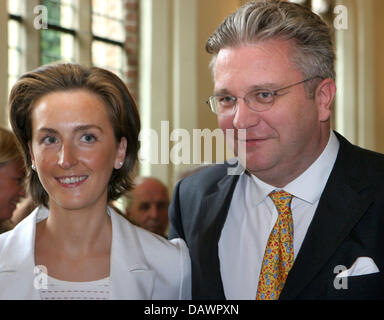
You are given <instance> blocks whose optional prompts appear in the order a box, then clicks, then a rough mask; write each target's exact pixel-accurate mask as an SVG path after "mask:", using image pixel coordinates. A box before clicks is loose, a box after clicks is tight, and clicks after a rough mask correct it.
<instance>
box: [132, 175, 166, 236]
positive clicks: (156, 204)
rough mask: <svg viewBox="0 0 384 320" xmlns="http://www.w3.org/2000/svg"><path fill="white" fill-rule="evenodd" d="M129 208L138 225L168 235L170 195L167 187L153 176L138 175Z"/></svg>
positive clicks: (134, 221) (133, 219) (133, 220)
mask: <svg viewBox="0 0 384 320" xmlns="http://www.w3.org/2000/svg"><path fill="white" fill-rule="evenodd" d="M130 198H131V199H130V201H129V203H128V208H127V213H126V215H127V217H128V219H129V220H130V221H131V222H133V223H135V224H136V225H138V226H140V227H142V228H144V229H147V230H149V231H151V232H154V233H157V234H159V235H161V236H164V237H167V229H168V222H169V220H168V206H169V195H168V189H167V187H166V186H165V185H164V184H163V183H162V182H161V181H160V180H158V179H156V178H152V177H137V178H136V180H135V187H134V189H133V190H132V192H131V195H130Z"/></svg>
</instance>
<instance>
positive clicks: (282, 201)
mask: <svg viewBox="0 0 384 320" xmlns="http://www.w3.org/2000/svg"><path fill="white" fill-rule="evenodd" d="M269 196H270V197H271V199H272V201H273V203H274V204H275V206H276V208H277V211H278V212H279V214H280V213H283V212H285V211H286V210H287V209H289V210H290V209H291V201H292V197H293V196H292V195H291V194H290V193H288V192H285V191H283V190H281V191H273V192H271V193H270V194H269Z"/></svg>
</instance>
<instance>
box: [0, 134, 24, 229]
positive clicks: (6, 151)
mask: <svg viewBox="0 0 384 320" xmlns="http://www.w3.org/2000/svg"><path fill="white" fill-rule="evenodd" d="M24 177H25V169H24V163H23V157H22V155H21V153H20V151H19V149H18V148H17V144H16V138H15V136H14V134H13V133H12V132H11V131H9V130H7V129H5V128H0V233H2V232H5V231H8V230H10V229H12V227H13V223H12V222H11V218H12V214H13V213H14V211H15V209H16V206H17V205H18V203H19V201H20V199H21V198H23V197H24V196H25V190H24V183H23V182H24Z"/></svg>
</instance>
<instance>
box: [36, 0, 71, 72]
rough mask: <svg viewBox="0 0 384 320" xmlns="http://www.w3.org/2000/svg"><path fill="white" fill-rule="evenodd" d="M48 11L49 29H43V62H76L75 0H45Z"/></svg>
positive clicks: (41, 42)
mask: <svg viewBox="0 0 384 320" xmlns="http://www.w3.org/2000/svg"><path fill="white" fill-rule="evenodd" d="M42 5H44V6H45V7H46V8H47V10H48V11H47V12H48V29H42V30H41V35H40V36H41V40H40V59H41V64H42V65H44V64H47V63H51V62H57V61H62V62H74V61H75V57H74V46H75V36H76V31H75V29H74V22H75V20H74V17H75V12H76V11H75V6H74V1H73V0H43V1H42Z"/></svg>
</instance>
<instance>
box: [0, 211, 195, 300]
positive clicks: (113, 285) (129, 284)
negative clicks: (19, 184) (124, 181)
mask: <svg viewBox="0 0 384 320" xmlns="http://www.w3.org/2000/svg"><path fill="white" fill-rule="evenodd" d="M108 210H109V214H110V216H111V220H112V246H111V262H110V263H111V268H110V299H113V300H117V299H130V300H138V299H143V300H151V299H170V300H179V299H181V300H184V299H191V264H190V258H189V253H188V248H187V246H186V244H185V242H184V241H183V240H182V239H174V240H171V241H168V240H166V239H164V238H162V237H160V236H158V235H155V234H153V233H151V232H149V231H147V230H144V229H142V228H139V227H136V226H134V225H133V224H131V223H130V222H129V221H127V220H126V219H124V218H123V217H121V216H120V215H119V214H117V213H116V212H115V211H113V210H112V209H111V208H108ZM48 215H49V211H48V209H47V208H45V207H39V208H36V209H35V210H34V211H33V212H32V213H31V214H30V215H29V216H28V217H27V218H25V219H24V220H23V221H21V222H20V223H19V224H18V225H17V226H16V227H15V228H14V229H13V230H11V231H9V232H6V233H3V234H1V235H0V299H2V300H5V299H27V300H34V299H40V294H39V290H38V289H36V288H35V286H36V283H37V281H36V277H37V275H36V274H35V273H34V269H35V257H34V249H35V232H36V224H37V223H38V222H40V221H42V220H44V219H46V218H47V217H48ZM48 272H49V271H48ZM37 287H38V286H37Z"/></svg>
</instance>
